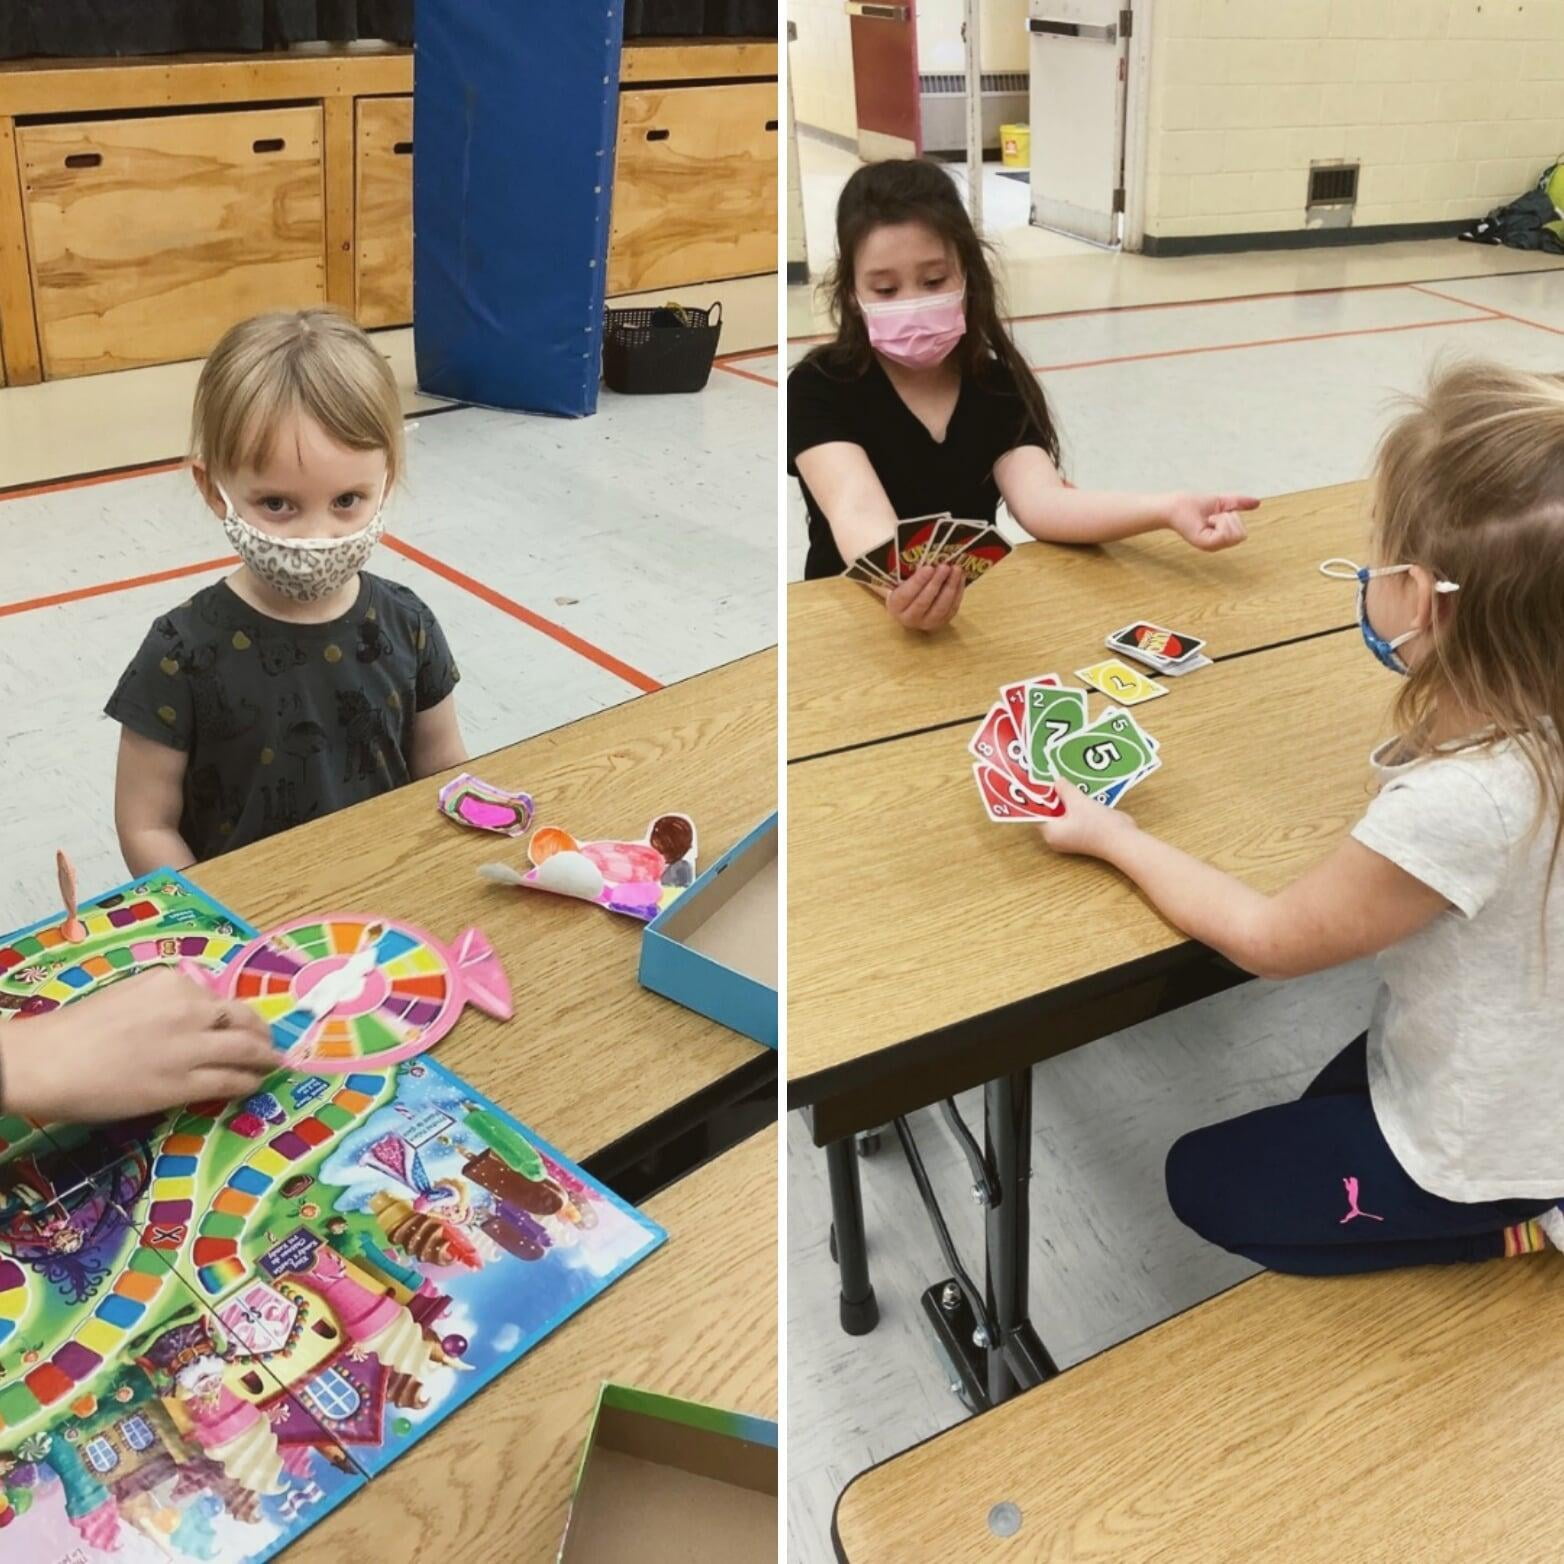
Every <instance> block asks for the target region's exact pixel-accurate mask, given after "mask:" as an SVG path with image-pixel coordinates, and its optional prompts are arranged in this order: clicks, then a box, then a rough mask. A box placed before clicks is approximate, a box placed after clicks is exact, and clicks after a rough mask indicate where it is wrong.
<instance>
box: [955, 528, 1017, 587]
mask: <svg viewBox="0 0 1564 1564" xmlns="http://www.w3.org/2000/svg"><path fill="white" fill-rule="evenodd" d="M1012 552H1013V549H1012V546H1011V545H1010V544H1009V543H1007V542H1006V541H1005V540H1004V538H1002V537H1001V536H1000V535H999V530H998V529H997V528H995V527H985V528H984V529H983V534H982V536H981V537H978V538H974V539H973V540H972V542H971V543H969V544H968V545H967V549H966V552H965V553H964V554H963V555H962V556H961V568H962V569H963V570H964V571H965V572H966V574H967V585H968V586H971V585H972V584H973V583H974V582H975V581H977V580H978V579H979V578H980V577H982V576H985V575H987V574H988V572H989V571H990V570H992V569H993V568H994V566H995V565H997V564H998V563H999V562H1000V560H1002V559H1004V558H1005V557H1006V556H1007V555H1009V554H1010V553H1012Z"/></svg>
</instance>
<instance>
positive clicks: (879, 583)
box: [842, 559, 896, 591]
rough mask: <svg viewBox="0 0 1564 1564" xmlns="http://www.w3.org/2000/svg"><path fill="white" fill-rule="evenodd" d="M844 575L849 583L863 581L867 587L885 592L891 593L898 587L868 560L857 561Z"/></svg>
mask: <svg viewBox="0 0 1564 1564" xmlns="http://www.w3.org/2000/svg"><path fill="white" fill-rule="evenodd" d="M842 574H843V575H844V576H846V577H847V579H848V580H849V581H862V582H863V583H864V584H865V585H866V586H872V587H879V588H880V589H882V590H883V591H889V590H890V589H891V588H892V587H894V586H895V585H896V583H895V582H894V581H892V580H891V578H890V577H889V576H888V575H886V574H885V572H884V571H883V570H877V569H875V567H874V566H873V565H871V564H870V563H869V561H868V560H867V559H855V560H854V561H853V562H852V564H850V565H849V566H848V567H847V569H846V570H844V571H843V572H842Z"/></svg>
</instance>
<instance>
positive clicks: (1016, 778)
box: [967, 669, 1162, 824]
mask: <svg viewBox="0 0 1564 1564" xmlns="http://www.w3.org/2000/svg"><path fill="white" fill-rule="evenodd" d="M1128 671H1129V672H1131V673H1132V674H1133V672H1134V670H1133V669H1131V670H1128ZM1148 682H1149V681H1148ZM1158 693H1159V694H1160V693H1161V692H1160V690H1159V691H1158ZM1142 698H1143V699H1144V697H1142ZM1089 699H1090V697H1089V695H1088V692H1087V691H1085V690H1082V689H1078V688H1077V687H1075V686H1074V685H1068V684H1065V683H1063V682H1062V681H1061V680H1060V678H1059V676H1058V674H1054V673H1046V674H1041V675H1039V676H1038V677H1037V678H1034V679H1024V680H1021V681H1019V682H1017V683H1015V684H1006V685H1003V686H1001V688H1000V692H999V699H998V700H997V701H996V702H995V703H994V705H993V706H992V707H990V708H989V712H988V715H987V716H986V717H984V719H983V722H982V725H981V726H980V727H979V728H978V730H977V732H976V733H975V734H973V736H972V739H971V742H970V743H969V744H968V745H967V748H968V750H969V751H970V753H971V754H972V756H973V759H974V760H975V761H976V764H975V765H974V766H973V768H972V776H973V780H974V781H975V782H976V783H977V788H978V796H979V797H980V798H981V799H982V800H983V808H984V809H985V810H986V811H987V813H988V817H989V819H990V820H993V821H996V822H998V823H1000V824H1013V823H1017V822H1020V823H1023V824H1024V823H1028V822H1031V823H1035V822H1037V821H1039V820H1049V819H1054V818H1056V817H1057V816H1059V815H1061V814H1063V813H1064V804H1063V802H1062V800H1061V799H1060V797H1059V789H1061V788H1067V787H1068V788H1075V789H1076V790H1077V791H1079V792H1082V793H1085V794H1086V795H1087V796H1088V797H1090V798H1095V799H1097V800H1098V801H1099V802H1101V803H1104V804H1108V805H1110V806H1111V805H1113V804H1116V803H1117V802H1118V801H1119V799H1121V798H1122V797H1123V796H1124V795H1125V794H1126V793H1127V792H1128V791H1129V790H1130V789H1131V788H1132V787H1134V786H1135V785H1136V784H1137V783H1139V782H1142V781H1144V780H1145V778H1146V777H1148V776H1150V775H1151V773H1152V772H1153V771H1155V770H1157V769H1158V768H1159V767H1160V766H1161V764H1162V762H1161V760H1160V758H1159V757H1158V754H1157V748H1158V746H1157V741H1156V740H1155V739H1154V738H1152V737H1151V735H1150V734H1149V733H1147V732H1146V731H1145V729H1144V728H1142V727H1141V726H1140V724H1139V723H1138V722H1136V720H1135V719H1134V717H1133V716H1131V715H1130V713H1129V712H1127V711H1125V710H1124V709H1123V708H1122V707H1120V706H1109V707H1107V708H1106V709H1105V710H1103V711H1101V712H1098V713H1097V714H1096V715H1095V716H1093V715H1092V713H1091V709H1090V705H1089Z"/></svg>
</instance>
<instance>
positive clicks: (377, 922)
mask: <svg viewBox="0 0 1564 1564" xmlns="http://www.w3.org/2000/svg"><path fill="white" fill-rule="evenodd" d="M185 970H186V972H187V973H188V974H189V975H190V976H191V977H193V978H195V979H196V980H197V981H198V982H201V983H204V984H205V985H206V986H207V987H208V988H210V989H212V990H213V991H214V992H216V993H218V994H220V995H222V996H223V997H224V998H227V999H237V1000H241V1001H243V1002H244V1003H245V1004H247V1005H249V1006H250V1007H251V1008H252V1009H253V1010H254V1011H255V1012H256V1013H257V1014H258V1015H259V1016H260V1017H261V1019H262V1020H263V1021H265V1022H266V1024H267V1025H268V1026H270V1027H271V1031H272V1039H273V1041H274V1042H275V1043H276V1044H277V1046H278V1048H280V1049H281V1050H282V1051H283V1053H284V1054H285V1055H286V1063H287V1064H288V1065H289V1066H291V1067H293V1068H295V1069H307V1070H311V1071H314V1072H316V1073H319V1074H328V1075H330V1074H337V1075H340V1074H344V1073H346V1072H349V1071H354V1070H362V1069H364V1068H365V1067H366V1066H367V1067H369V1068H371V1069H383V1068H385V1067H386V1066H387V1065H392V1064H398V1063H400V1062H401V1061H402V1060H404V1059H410V1058H412V1057H413V1055H414V1054H420V1053H422V1052H423V1051H424V1050H425V1049H426V1048H431V1047H433V1046H434V1044H435V1043H437V1042H439V1040H440V1039H441V1038H442V1037H444V1036H445V1034H446V1033H447V1032H449V1031H450V1029H451V1028H452V1027H453V1026H455V1025H456V1019H457V1017H458V1016H459V1015H460V1014H461V1013H462V1009H463V1007H464V1006H466V1005H469V1004H470V1005H474V1006H476V1007H477V1008H478V1009H479V1010H481V1011H483V1013H484V1014H485V1015H490V1016H494V1017H495V1018H496V1019H498V1020H501V1021H508V1020H509V1019H510V1016H511V995H510V980H509V979H508V978H507V977H506V976H505V969H504V968H503V967H502V966H501V965H500V960H499V957H498V956H496V955H495V954H494V951H493V948H492V947H491V946H490V944H489V942H488V940H486V939H485V938H484V937H483V935H482V934H480V933H479V932H478V930H477V929H468V930H467V931H466V933H464V934H462V935H459V936H458V937H457V940H456V943H455V945H454V946H453V947H451V948H450V949H447V948H446V947H445V946H444V945H442V944H441V943H440V942H439V941H438V940H436V939H434V938H433V937H432V936H431V935H428V934H425V933H424V932H423V930H422V929H415V928H413V927H412V926H411V925H410V924H405V923H397V922H394V921H392V920H391V919H389V918H366V917H363V916H361V915H359V914H357V913H333V914H332V915H331V916H329V917H323V918H300V919H297V920H295V921H294V922H292V923H285V924H283V926H282V927H281V928H278V929H273V930H272V931H271V933H269V934H263V935H262V936H261V937H260V938H259V939H255V940H252V941H251V942H250V943H249V944H248V945H246V946H245V947H244V948H243V949H242V950H240V951H238V952H237V953H236V954H235V955H234V956H233V957H232V958H231V959H230V960H229V961H228V962H227V963H226V964H225V965H223V966H222V967H220V968H217V969H216V970H214V969H213V968H211V967H209V966H201V965H198V964H196V963H193V962H192V963H187V964H186V966H185ZM257 1117H261V1116H260V1115H257Z"/></svg>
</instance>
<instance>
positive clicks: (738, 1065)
mask: <svg viewBox="0 0 1564 1564" xmlns="http://www.w3.org/2000/svg"><path fill="white" fill-rule="evenodd" d="M776 662H777V660H776V653H775V652H774V651H767V652H759V653H756V654H755V655H754V656H752V657H746V658H743V659H742V660H740V661H738V662H734V663H729V664H728V665H727V666H725V667H722V668H718V669H716V670H714V671H713V672H710V673H705V674H701V675H699V676H697V677H695V678H693V679H688V680H686V681H684V682H683V683H681V684H676V685H673V686H671V687H669V688H668V689H666V690H662V691H660V692H658V693H656V694H653V695H645V696H642V697H641V698H640V699H638V700H635V701H633V702H630V703H628V704H626V705H624V706H620V707H615V708H613V709H611V710H609V711H604V712H598V713H596V714H594V715H593V716H590V717H586V718H583V719H582V720H581V721H579V722H573V723H570V724H569V725H568V726H566V727H562V728H557V729H555V730H554V731H553V732H550V733H543V734H539V735H538V736H537V737H536V738H531V739H526V740H524V741H523V742H522V743H520V744H513V745H511V746H510V748H508V749H503V750H497V751H495V752H494V753H493V754H491V755H485V756H483V757H482V758H481V759H479V760H474V761H471V762H469V764H468V766H467V767H466V768H464V769H469V770H472V771H473V772H475V773H476V774H478V775H479V776H481V777H483V778H484V780H485V781H488V782H493V783H495V784H497V785H498V786H500V787H504V788H520V789H524V790H525V791H527V792H529V793H531V794H532V795H533V797H534V798H535V799H536V800H537V811H538V813H537V823H538V824H539V825H561V826H564V827H565V828H566V829H567V830H569V831H570V832H571V833H572V834H573V835H576V836H578V837H580V838H582V839H590V838H592V837H621V838H622V837H629V838H634V837H637V836H639V835H640V834H641V832H642V831H643V830H644V829H645V827H646V825H647V824H648V822H649V821H651V820H652V819H654V818H655V817H656V816H657V815H658V814H661V813H663V812H664V811H665V810H669V809H680V810H683V811H684V812H685V813H687V814H689V815H690V816H692V817H693V819H694V820H695V823H696V828H697V831H698V832H699V840H700V856H701V862H702V863H710V862H712V861H713V860H714V859H715V858H716V857H717V856H718V854H719V853H721V852H724V851H726V849H727V848H729V847H731V846H732V845H733V843H734V842H736V841H737V840H738V839H739V838H740V837H741V836H743V835H744V833H745V832H747V831H748V830H749V829H750V828H751V827H752V826H754V825H756V824H757V823H758V822H759V821H760V820H761V819H763V818H764V817H765V816H766V815H767V814H768V813H770V811H771V810H772V809H773V808H774V807H775V803H774V800H775V796H776V742H777V741H776ZM444 780H445V778H443V777H442V778H436V779H431V780H429V781H426V782H421V783H418V784H415V785H414V786H412V787H406V788H402V789H400V790H399V791H397V792H395V793H392V794H389V795H387V796H386V797H384V798H379V799H375V800H373V801H372V802H370V803H367V804H360V805H358V806H357V807H355V808H353V809H348V810H344V811H342V812H341V813H339V814H334V815H332V816H330V817H329V818H328V819H325V820H319V821H315V822H313V823H311V824H309V825H305V826H300V827H299V828H298V829H296V830H293V831H289V832H287V833H286V834H285V835H283V836H279V837H273V838H271V839H269V840H268V841H265V842H260V843H257V844H256V845H255V846H253V847H247V848H244V849H242V850H241V851H239V852H236V853H232V854H230V855H228V856H226V857H223V858H219V859H215V860H214V861H212V862H211V863H208V864H203V865H201V866H200V868H199V869H197V870H196V871H195V873H194V875H193V876H192V877H193V878H194V879H195V880H196V881H197V882H198V883H199V884H200V885H201V886H202V887H204V888H205V889H206V890H208V891H210V892H211V893H212V895H214V896H215V897H217V899H218V900H219V901H222V902H223V903H225V904H226V905H228V906H230V907H232V908H233V910H234V911H235V912H238V913H240V914H242V915H243V916H244V917H246V918H248V919H249V920H250V921H251V922H252V923H255V924H258V925H260V926H261V927H263V928H264V927H269V926H271V925H273V924H276V923H279V922H281V921H283V920H285V919H288V918H292V917H298V916H301V915H304V914H308V913H321V912H336V911H343V912H346V911H361V912H376V913H385V914H387V915H388V916H390V917H400V918H406V919H409V920H410V921H411V922H413V923H415V924H417V925H418V926H420V927H422V928H426V929H428V930H429V932H430V933H431V934H434V935H435V936H436V937H439V938H444V939H453V938H454V937H455V936H456V935H457V934H459V933H460V932H461V931H462V930H463V929H466V928H468V927H470V926H472V925H474V924H476V925H477V926H478V927H480V928H482V929H483V931H484V933H485V934H487V935H488V937H489V939H490V941H491V942H492V943H493V945H494V948H495V950H496V951H497V952H498V953H499V956H500V959H501V960H502V961H503V962H504V964H505V970H506V971H507V972H508V973H509V974H510V980H511V986H512V989H513V992H514V995H515V1002H516V1014H515V1017H514V1019H513V1020H511V1021H509V1022H507V1023H504V1024H503V1025H502V1024H500V1023H499V1022H496V1021H491V1020H488V1019H487V1018H485V1017H483V1016H481V1015H479V1014H477V1013H476V1012H475V1011H472V1010H469V1011H468V1012H467V1013H466V1015H465V1016H464V1017H463V1018H462V1019H461V1020H460V1021H459V1022H458V1023H457V1025H456V1028H455V1030H454V1031H452V1032H451V1034H450V1035H449V1036H448V1037H446V1038H445V1040H444V1041H443V1042H442V1043H441V1044H440V1049H439V1054H440V1060H441V1062H442V1063H443V1064H445V1065H446V1066H448V1067H449V1068H450V1069H452V1070H454V1071H456V1072H457V1074H459V1075H461V1076H463V1077H465V1078H466V1079H467V1080H469V1081H471V1082H472V1084H473V1085H474V1086H476V1087H478V1089H479V1090H480V1091H483V1092H485V1093H487V1094H488V1095H489V1096H490V1097H492V1098H494V1099H495V1101H497V1102H499V1103H501V1104H502V1105H503V1106H504V1107H506V1108H507V1109H509V1111H511V1112H512V1113H514V1114H515V1115H516V1116H517V1117H518V1118H520V1119H522V1120H523V1121H525V1122H526V1123H527V1124H529V1125H530V1126H531V1127H532V1128H534V1129H535V1130H537V1131H538V1133H539V1134H541V1135H542V1136H543V1137H544V1138H545V1139H547V1140H549V1141H551V1142H552V1143H553V1144H554V1145H556V1146H558V1147H559V1148H560V1149H561V1150H562V1151H564V1152H565V1153H566V1154H567V1155H568V1156H570V1157H572V1158H574V1159H575V1160H577V1161H586V1162H588V1163H589V1164H590V1166H591V1169H592V1171H593V1172H594V1173H596V1174H597V1175H598V1176H599V1177H600V1178H603V1179H605V1180H606V1181H607V1182H609V1183H613V1182H614V1180H615V1174H616V1172H617V1169H618V1167H619V1166H621V1165H623V1164H624V1163H625V1162H627V1161H628V1160H630V1159H632V1158H634V1157H638V1156H640V1155H644V1154H645V1153H646V1152H647V1151H648V1150H649V1149H652V1148H653V1147H655V1146H656V1145H657V1144H660V1143H662V1142H663V1141H665V1140H666V1139H667V1138H670V1137H672V1136H674V1135H676V1134H678V1133H681V1132H682V1131H683V1130H685V1129H687V1128H688V1127H689V1125H690V1124H692V1123H695V1122H698V1120H699V1118H700V1117H701V1116H702V1115H703V1114H705V1113H708V1112H710V1111H711V1109H712V1108H713V1106H714V1105H717V1104H721V1103H724V1102H728V1101H731V1100H733V1099H734V1098H736V1097H739V1096H742V1095H745V1094H746V1093H749V1092H752V1091H753V1090H754V1089H755V1088H756V1087H757V1085H763V1084H764V1082H765V1081H766V1080H767V1079H770V1078H773V1077H774V1072H775V1068H776V1055H775V1053H773V1052H772V1051H771V1050H770V1049H767V1048H762V1047H761V1046H760V1045H759V1044H757V1043H753V1042H751V1041H750V1040H749V1039H748V1038H745V1037H741V1036H739V1035H738V1034H737V1033H736V1032H730V1031H729V1030H728V1029H727V1028H726V1027H722V1026H718V1025H717V1024H716V1023H715V1022H713V1021H708V1020H706V1019H705V1018H704V1017H702V1016H698V1015H696V1014H695V1013H694V1012H693V1011H691V1010H686V1009H684V1007H683V1006H681V1005H676V1004H673V1003H672V1002H671V1001H669V1000H666V999H663V998H660V997H659V996H658V995H656V994H653V993H650V992H649V991H648V990H646V989H644V988H642V987H641V985H640V983H639V981H638V980H637V975H636V974H637V963H638V960H639V953H640V941H641V932H642V928H643V925H642V924H640V923H637V922H635V921H634V920H632V919H629V918H622V917H616V916H615V915H613V914H611V913H608V912H604V911H603V910H602V909H601V908H598V907H589V906H586V905H584V904H583V903H581V902H576V901H571V900H568V899H566V898H563V897H555V896H548V895H545V894H543V893H541V892H534V891H522V890H516V889H513V888H510V887H505V886H499V885H493V884H491V883H489V882H488V881H486V880H481V879H479V878H478V866H479V865H480V864H483V863H488V862H490V861H492V860H495V859H499V860H502V861H504V862H506V863H510V864H513V865H518V866H525V862H526V849H525V844H524V843H522V842H517V841H512V840H510V839H508V838H504V837H498V836H490V835H487V834H480V833H478V832H475V831H465V830H461V829H459V828H458V827H456V826H455V825H453V824H452V823H451V822H450V821H449V820H447V819H446V818H445V817H444V816H443V815H441V814H440V813H439V812H438V810H437V808H436V803H435V794H436V791H437V789H438V786H439V783H440V782H441V781H444Z"/></svg>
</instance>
